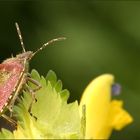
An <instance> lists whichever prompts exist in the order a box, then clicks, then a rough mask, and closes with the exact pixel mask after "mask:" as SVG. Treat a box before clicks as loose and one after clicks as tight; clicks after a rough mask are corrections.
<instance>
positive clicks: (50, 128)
mask: <svg viewBox="0 0 140 140" xmlns="http://www.w3.org/2000/svg"><path fill="white" fill-rule="evenodd" d="M31 76H32V78H34V79H35V80H37V81H38V82H39V83H40V84H41V86H42V88H41V89H40V90H38V91H37V92H36V94H35V97H36V100H37V102H34V103H33V105H32V108H31V114H30V113H29V112H28V110H29V106H30V104H31V102H32V96H31V94H30V93H28V92H24V93H23V96H22V97H21V100H20V101H19V103H18V104H17V105H16V106H14V116H15V117H16V119H17V120H18V122H17V130H15V131H14V132H13V133H11V132H10V131H8V130H3V131H2V132H1V133H0V138H9V137H10V138H15V139H18V138H22V139H25V138H30V139H35V138H36V139H41V138H43V139H46V138H51V139H72V138H73V139H78V138H83V137H81V136H83V134H82V133H83V132H82V131H81V125H82V123H81V120H80V115H79V106H78V102H77V101H75V102H73V103H70V104H68V103H67V100H68V98H69V95H70V93H69V91H68V90H66V89H64V90H63V89H62V82H61V81H60V80H58V81H57V77H56V74H55V73H54V72H53V71H49V72H48V74H47V77H46V78H44V77H43V76H40V75H39V74H38V72H37V71H35V70H33V71H32V72H31ZM29 86H30V88H33V87H34V85H33V84H31V83H29Z"/></svg>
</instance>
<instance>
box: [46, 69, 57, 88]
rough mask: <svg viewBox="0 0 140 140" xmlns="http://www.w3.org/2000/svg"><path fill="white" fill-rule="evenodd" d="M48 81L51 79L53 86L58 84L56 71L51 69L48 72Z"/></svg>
mask: <svg viewBox="0 0 140 140" xmlns="http://www.w3.org/2000/svg"><path fill="white" fill-rule="evenodd" d="M46 81H50V82H51V85H52V86H54V85H55V84H56V82H57V76H56V74H55V72H54V71H52V70H50V71H49V72H48V73H47V76H46Z"/></svg>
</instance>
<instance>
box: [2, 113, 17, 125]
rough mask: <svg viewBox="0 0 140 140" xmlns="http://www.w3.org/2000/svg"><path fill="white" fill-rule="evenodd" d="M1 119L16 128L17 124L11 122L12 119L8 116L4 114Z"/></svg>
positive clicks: (13, 121)
mask: <svg viewBox="0 0 140 140" xmlns="http://www.w3.org/2000/svg"><path fill="white" fill-rule="evenodd" d="M2 117H3V118H4V119H6V120H7V121H8V122H10V123H12V125H13V126H14V127H16V126H17V122H16V121H15V120H13V119H12V118H10V117H9V116H7V115H5V114H2Z"/></svg>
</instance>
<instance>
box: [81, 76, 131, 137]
mask: <svg viewBox="0 0 140 140" xmlns="http://www.w3.org/2000/svg"><path fill="white" fill-rule="evenodd" d="M113 83H114V77H113V75H111V74H104V75H101V76H99V77H97V78H96V79H95V80H93V81H92V82H91V83H90V84H89V85H88V86H87V88H86V89H85V91H84V93H83V96H82V99H81V102H80V113H81V112H82V105H86V138H88V139H90V138H92V139H108V138H109V136H110V135H111V132H112V130H113V128H115V129H116V130H120V129H121V128H123V127H124V126H125V125H127V124H129V123H130V122H132V117H131V116H130V115H129V114H128V113H127V112H126V111H125V110H123V109H122V102H121V101H119V102H118V101H111V91H112V84H113ZM81 116H82V113H81Z"/></svg>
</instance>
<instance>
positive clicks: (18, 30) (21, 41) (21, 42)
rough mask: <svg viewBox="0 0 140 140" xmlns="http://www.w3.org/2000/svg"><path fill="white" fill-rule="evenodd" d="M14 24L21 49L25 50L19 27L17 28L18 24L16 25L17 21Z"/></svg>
mask: <svg viewBox="0 0 140 140" xmlns="http://www.w3.org/2000/svg"><path fill="white" fill-rule="evenodd" d="M15 26H16V29H17V33H18V36H19V40H20V44H21V47H22V50H23V52H26V50H25V47H24V43H23V38H22V35H21V31H20V28H19V25H18V23H17V22H16V23H15Z"/></svg>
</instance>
